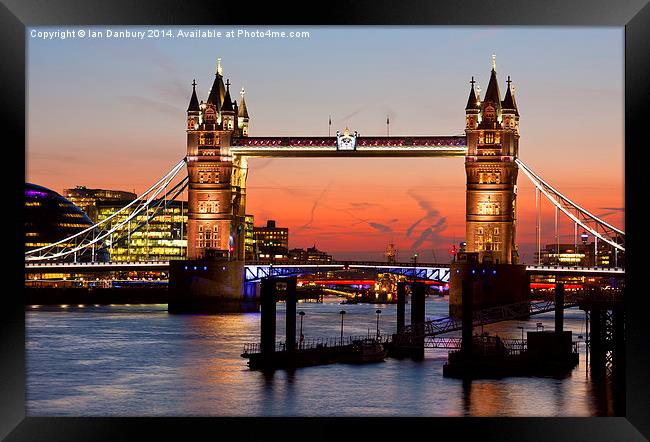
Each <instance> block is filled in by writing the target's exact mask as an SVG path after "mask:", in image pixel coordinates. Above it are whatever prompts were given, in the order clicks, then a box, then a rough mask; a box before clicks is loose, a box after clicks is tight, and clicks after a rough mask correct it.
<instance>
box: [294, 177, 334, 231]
mask: <svg viewBox="0 0 650 442" xmlns="http://www.w3.org/2000/svg"><path fill="white" fill-rule="evenodd" d="M331 185H332V183H331V182H330V183H329V184H328V185H327V186H325V187H324V188H323V190H322V191H321V193H320V195H318V197H317V198H316V200H315V201H314V205H313V206H312V208H311V217H310V218H309V221H307V222H306V223H305V224H303V225H302V226H300V227H298V229H304V228H305V227H307V226H309V225H310V224H311V223H313V222H314V214H315V213H316V208H317V207H318V203H320V200H321V199H323V196H324V195H325V192H326V191H327V189H328V188H329V187H330V186H331Z"/></svg>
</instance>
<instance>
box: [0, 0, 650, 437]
mask: <svg viewBox="0 0 650 442" xmlns="http://www.w3.org/2000/svg"><path fill="white" fill-rule="evenodd" d="M234 23H236V24H240V25H246V24H265V25H274V24H275V25H287V24H301V25H326V24H336V25H527V26H528V25H532V26H619V27H623V26H624V27H625V119H626V121H625V164H626V170H625V187H626V196H625V207H626V217H625V219H626V222H625V224H626V225H625V231H626V232H627V234H628V236H630V238H631V241H630V242H628V243H627V244H628V247H627V250H626V255H627V259H626V272H627V275H626V286H627V289H628V293H630V294H634V295H636V296H632V295H630V296H627V297H626V343H627V347H626V361H627V368H626V381H627V386H626V407H625V409H626V410H625V411H626V415H625V417H607V418H601V417H592V418H395V419H391V418H379V419H375V418H336V419H328V418H318V419H310V418H142V419H141V418H67V417H65V418H64V417H61V418H58V417H57V418H53V417H25V374H24V370H25V350H24V345H25V324H24V311H25V310H24V305H23V299H22V296H21V294H22V290H23V287H24V280H22V279H21V278H20V275H21V274H22V273H23V272H24V269H22V268H21V266H22V263H19V259H12V258H11V257H14V256H15V257H18V256H20V255H19V253H22V251H23V244H22V239H23V237H24V236H23V235H22V234H18V233H17V232H23V220H22V211H23V204H24V201H23V198H24V197H23V185H22V182H24V169H25V168H24V163H21V157H22V161H25V158H24V155H21V154H24V152H21V150H20V147H21V146H22V147H23V149H24V146H25V93H26V90H25V78H26V76H25V74H26V72H25V69H26V67H25V59H26V48H25V46H26V37H25V27H27V26H38V25H62V26H63V25H75V24H87V25H99V24H123V25H143V24H174V25H183V24H187V25H190V24H194V25H207V24H215V25H225V24H234ZM649 36H650V6H649V5H648V0H627V1H617V2H612V1H607V0H593V1H588V0H576V1H570V2H567V1H566V0H547V1H543V2H540V1H537V2H535V1H533V0H527V1H503V0H498V1H497V0H492V1H489V0H465V1H463V2H451V1H447V2H444V3H443V2H432V1H430V2H426V1H424V0H418V1H412V0H411V1H400V2H390V1H386V0H374V1H373V0H363V1H355V2H354V3H352V2H350V1H329V2H322V3H319V4H318V5H314V4H310V3H309V2H302V3H295V4H294V3H274V2H264V3H260V4H256V3H250V4H249V3H246V4H243V3H241V2H224V1H221V0H219V1H211V2H206V1H197V0H191V1H183V2H173V1H171V0H164V1H153V0H146V1H144V0H139V1H129V0H113V1H99V0H93V1H88V0H85V1H84V0H49V1H47V2H45V1H42V0H3V4H2V5H0V46H1V48H2V49H1V52H0V54H1V55H2V69H0V80H2V81H1V82H0V85H2V87H0V94H1V96H2V106H0V109H1V110H0V112H1V118H2V122H3V124H2V127H3V129H4V131H3V135H4V137H3V138H4V139H5V143H3V145H4V148H5V152H4V153H5V159H6V163H5V168H4V169H5V170H4V171H3V174H4V175H5V176H7V175H15V176H11V177H10V178H8V180H11V184H10V185H7V184H6V185H5V191H6V192H9V193H10V194H11V198H9V199H8V201H9V204H10V205H9V206H8V207H7V209H6V212H7V214H11V215H5V217H6V220H9V222H10V224H9V226H8V227H5V229H6V230H5V234H6V236H9V237H10V238H11V240H10V241H9V242H7V246H6V247H7V248H8V250H7V251H6V252H5V253H7V256H8V257H9V259H8V261H9V262H7V263H5V264H4V265H3V269H4V271H5V276H6V277H5V278H4V283H3V289H4V290H3V294H4V296H3V297H2V307H1V308H0V311H2V314H3V317H2V322H1V327H2V340H1V343H0V355H1V359H0V361H2V362H1V363H0V372H1V376H0V382H1V384H0V398H1V400H0V402H1V403H2V414H1V415H0V436H1V437H3V438H6V440H29V441H36V440H48V441H50V440H85V441H87V440H122V439H127V440H128V439H139V440H149V439H156V440H194V439H196V438H197V437H196V435H197V434H201V435H204V437H205V438H208V437H209V438H211V439H215V438H216V439H220V438H222V436H223V435H225V434H232V435H234V436H235V438H237V439H244V440H252V439H259V440H269V439H271V440H275V439H280V438H281V439H310V438H316V439H320V438H326V437H327V438H332V437H336V438H340V437H345V435H346V434H352V433H348V432H347V430H345V431H344V430H343V428H344V427H342V426H341V424H345V423H350V424H352V426H353V427H356V428H357V430H358V431H359V433H356V432H354V433H355V434H359V435H362V436H363V438H364V439H367V440H368V439H375V438H378V439H379V440H381V439H383V438H384V437H386V436H387V435H388V434H389V433H387V432H386V429H387V428H390V429H392V430H396V431H397V432H398V433H400V436H395V437H399V438H402V437H436V438H438V437H449V436H451V437H455V438H458V437H460V438H463V437H480V438H481V440H517V441H523V440H526V441H538V440H539V441H541V440H553V441H557V440H590V441H605V440H625V441H635V440H647V439H648V438H650V419H648V418H647V417H648V416H649V415H650V412H649V411H648V404H649V402H650V390H649V389H648V378H649V377H650V376H649V374H650V364H649V354H650V351H649V350H648V342H650V340H648V327H647V325H646V322H647V320H646V318H645V315H646V313H645V312H646V311H647V310H646V307H645V305H644V304H645V302H644V301H645V299H644V291H643V287H642V282H643V281H642V277H641V276H640V274H641V272H642V271H643V270H642V267H641V265H642V263H643V261H642V257H641V253H642V249H643V246H642V244H643V237H642V232H643V226H642V223H643V222H644V221H645V220H644V219H643V218H642V209H643V206H642V203H641V202H640V201H642V200H643V198H641V197H639V195H640V192H641V191H642V189H643V187H644V186H645V184H646V183H647V181H648V179H647V176H648V174H647V173H646V174H645V175H644V174H642V172H641V170H640V168H641V167H642V166H643V165H644V164H645V163H647V155H648V154H647V145H648V142H647V136H645V137H644V135H645V127H650V125H648V123H647V122H646V120H647V118H648V117H647V115H648V111H647V102H648V99H649V98H650V81H649V80H650V75H649V71H648V66H650V51H649V50H648V42H649V41H650V39H649V38H648V37H649ZM603 62H607V60H603ZM594 126H595V127H597V123H595V124H594ZM12 153H14V154H15V155H13V156H12V155H11V154H12ZM9 162H10V163H9ZM16 163H18V164H16ZM19 165H22V166H23V167H19ZM21 179H22V180H23V181H22V182H21V181H20V180H21ZM8 180H7V182H9V181H8ZM14 180H15V182H14ZM12 232H13V233H12ZM7 276H8V277H7ZM458 419H462V421H461V420H458ZM332 420H333V421H334V422H332ZM416 429H417V430H422V431H423V432H422V433H419V434H418V433H414V430H416ZM231 431H233V432H234V433H230V432H231ZM136 432H137V433H136ZM443 432H449V436H445V435H444V434H443ZM271 435H273V436H274V437H271ZM230 438H231V437H228V438H227V439H230Z"/></svg>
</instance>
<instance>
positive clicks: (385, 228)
mask: <svg viewBox="0 0 650 442" xmlns="http://www.w3.org/2000/svg"><path fill="white" fill-rule="evenodd" d="M368 225H369V226H370V227H372V228H373V229H376V230H379V231H380V232H382V233H390V232H392V231H393V229H391V228H390V227H388V226H387V225H385V224H379V223H373V222H369V223H368Z"/></svg>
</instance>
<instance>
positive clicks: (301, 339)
mask: <svg viewBox="0 0 650 442" xmlns="http://www.w3.org/2000/svg"><path fill="white" fill-rule="evenodd" d="M298 314H299V315H300V348H302V343H303V341H304V339H305V337H304V336H303V334H302V317H303V316H305V312H303V311H300V312H298Z"/></svg>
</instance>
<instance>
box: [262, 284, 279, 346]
mask: <svg viewBox="0 0 650 442" xmlns="http://www.w3.org/2000/svg"><path fill="white" fill-rule="evenodd" d="M276 282H277V279H276V278H263V279H262V284H261V288H260V307H261V315H260V325H261V335H260V353H262V356H270V355H272V354H273V353H274V352H275V301H276V289H275V283H276Z"/></svg>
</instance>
